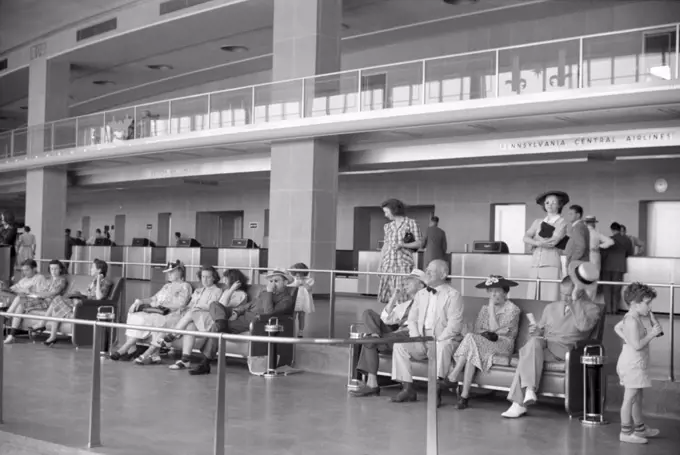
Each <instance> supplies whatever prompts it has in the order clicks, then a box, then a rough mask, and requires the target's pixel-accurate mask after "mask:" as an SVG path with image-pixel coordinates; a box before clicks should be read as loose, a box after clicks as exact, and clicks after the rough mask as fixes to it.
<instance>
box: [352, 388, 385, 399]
mask: <svg viewBox="0 0 680 455" xmlns="http://www.w3.org/2000/svg"><path fill="white" fill-rule="evenodd" d="M349 394H350V395H352V396H353V397H357V398H363V397H379V396H380V387H369V386H367V385H365V386H362V387H361V388H360V389H358V390H352V391H350V392H349Z"/></svg>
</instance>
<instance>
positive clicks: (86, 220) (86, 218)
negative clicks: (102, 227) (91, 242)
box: [80, 216, 90, 240]
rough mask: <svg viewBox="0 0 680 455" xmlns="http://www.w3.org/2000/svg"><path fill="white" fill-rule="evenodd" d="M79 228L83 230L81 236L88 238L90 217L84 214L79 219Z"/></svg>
mask: <svg viewBox="0 0 680 455" xmlns="http://www.w3.org/2000/svg"><path fill="white" fill-rule="evenodd" d="M80 229H81V230H82V231H83V238H84V239H85V240H87V239H89V238H90V217H89V216H84V217H83V219H82V221H81V226H80Z"/></svg>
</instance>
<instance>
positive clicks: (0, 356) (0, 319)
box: [0, 315, 5, 424]
mask: <svg viewBox="0 0 680 455" xmlns="http://www.w3.org/2000/svg"><path fill="white" fill-rule="evenodd" d="M0 327H5V317H4V316H1V315H0ZM4 381H5V350H4V349H3V347H2V346H0V424H3V423H5V421H4V420H3V417H4V416H3V413H2V408H3V405H4V403H3V399H2V396H3V394H4V392H5V383H4Z"/></svg>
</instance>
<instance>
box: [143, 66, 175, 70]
mask: <svg viewBox="0 0 680 455" xmlns="http://www.w3.org/2000/svg"><path fill="white" fill-rule="evenodd" d="M146 67H147V68H149V69H150V70H156V71H170V70H171V69H173V68H172V66H170V65H147V66H146Z"/></svg>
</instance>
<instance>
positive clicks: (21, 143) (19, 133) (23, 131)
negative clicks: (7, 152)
mask: <svg viewBox="0 0 680 455" xmlns="http://www.w3.org/2000/svg"><path fill="white" fill-rule="evenodd" d="M13 144H14V152H13V153H12V156H13V157H17V156H26V155H27V154H28V128H18V129H16V130H14V141H13Z"/></svg>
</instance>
